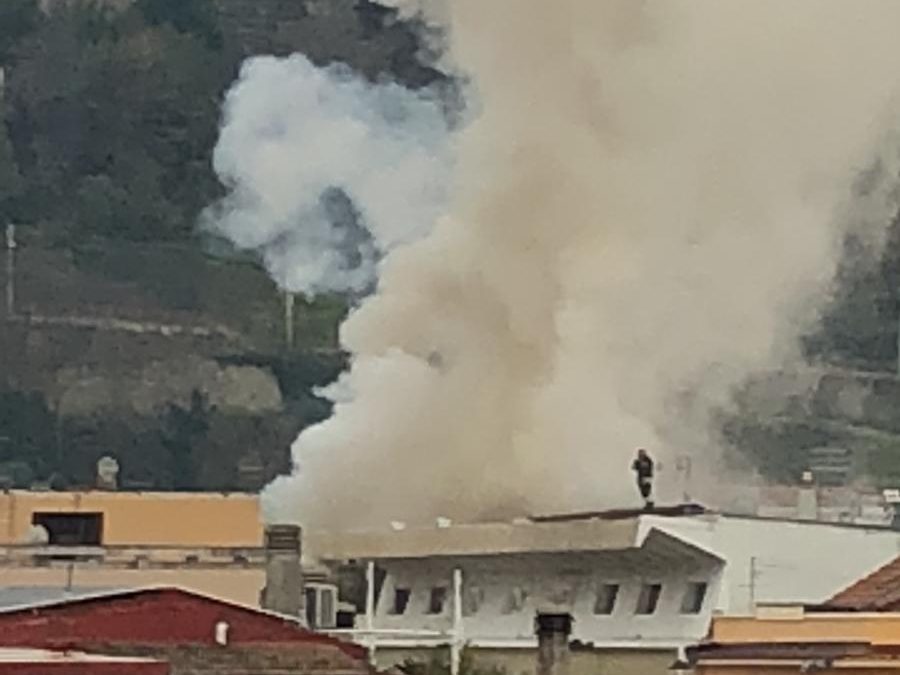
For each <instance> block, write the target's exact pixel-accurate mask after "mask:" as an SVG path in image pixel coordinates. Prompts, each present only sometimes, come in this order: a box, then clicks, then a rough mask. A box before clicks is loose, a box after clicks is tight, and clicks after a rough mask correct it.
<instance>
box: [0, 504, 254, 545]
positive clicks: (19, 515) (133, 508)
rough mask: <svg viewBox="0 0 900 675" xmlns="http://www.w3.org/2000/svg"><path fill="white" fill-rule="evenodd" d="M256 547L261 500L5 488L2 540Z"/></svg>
mask: <svg viewBox="0 0 900 675" xmlns="http://www.w3.org/2000/svg"><path fill="white" fill-rule="evenodd" d="M35 526H40V527H44V528H45V529H46V530H47V533H48V535H49V542H48V543H50V544H61V545H86V546H90V545H94V546H98V545H99V546H198V547H204V546H205V547H227V546H231V547H257V546H261V545H262V541H263V524H262V517H261V515H260V508H259V498H258V497H257V496H256V495H246V494H227V495H226V494H215V493H179V492H171V493H166V492H99V491H98V492H26V491H10V492H5V493H2V494H0V544H2V545H7V546H9V545H16V544H27V543H34V539H33V538H34V537H35V536H39V535H38V534H36V533H35V531H34V529H33V528H34V527H35Z"/></svg>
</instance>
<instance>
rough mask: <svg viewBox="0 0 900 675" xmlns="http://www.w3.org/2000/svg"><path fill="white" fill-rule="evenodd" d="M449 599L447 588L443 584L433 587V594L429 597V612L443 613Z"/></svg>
mask: <svg viewBox="0 0 900 675" xmlns="http://www.w3.org/2000/svg"><path fill="white" fill-rule="evenodd" d="M446 600H447V589H446V588H444V587H443V586H435V587H434V588H432V589H431V595H430V596H429V597H428V613H429V614H443V613H444V603H445V602H446Z"/></svg>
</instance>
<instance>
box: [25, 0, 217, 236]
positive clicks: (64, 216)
mask: <svg viewBox="0 0 900 675" xmlns="http://www.w3.org/2000/svg"><path fill="white" fill-rule="evenodd" d="M18 54H19V55H20V59H19V64H18V66H17V67H16V69H15V70H14V72H13V73H12V75H11V77H10V81H9V100H10V106H11V108H12V111H11V122H12V129H13V131H14V133H15V132H17V133H15V135H16V144H17V149H18V150H19V152H18V153H17V154H19V155H21V156H24V157H26V158H27V160H28V161H27V162H25V163H24V164H23V166H22V172H23V174H24V177H25V179H26V181H27V183H28V187H29V192H28V194H27V197H26V200H25V201H26V202H27V204H28V206H29V207H30V209H29V216H30V218H31V219H32V220H33V221H37V222H44V223H48V222H49V223H56V224H57V227H56V229H55V234H56V235H58V236H59V238H62V239H64V240H68V241H80V240H83V239H84V238H85V236H103V237H113V238H122V239H129V240H137V241H160V240H166V241H172V240H178V239H186V238H190V237H191V236H192V235H193V231H194V223H195V220H196V217H197V215H198V213H199V212H200V210H201V209H202V208H204V207H205V206H206V205H207V204H209V203H211V202H212V201H213V200H214V199H215V198H216V197H217V196H218V194H219V190H220V187H219V185H218V183H217V181H216V178H215V175H214V174H213V172H212V169H211V167H210V157H211V153H212V149H213V147H214V145H215V139H216V135H217V133H218V116H219V106H220V100H221V95H222V92H223V91H224V90H225V88H226V87H227V85H228V84H229V82H230V81H231V77H232V67H231V66H230V65H229V64H228V63H226V61H225V60H223V59H222V58H221V55H220V54H219V53H218V52H215V51H213V50H211V49H210V48H209V47H208V46H207V45H206V44H205V43H204V42H203V41H202V40H201V39H199V38H197V37H195V36H194V35H192V34H189V33H181V32H178V31H177V30H176V29H175V28H173V27H172V26H171V25H169V24H168V23H160V24H159V25H149V24H148V23H146V22H145V21H144V20H143V19H142V17H141V16H140V15H138V14H135V13H133V12H131V13H130V12H125V13H115V12H110V11H109V10H103V9H99V8H97V7H93V6H90V5H88V6H81V5H73V6H71V7H68V8H63V9H60V10H58V11H55V12H53V14H52V15H51V16H50V17H49V18H48V19H47V21H45V22H43V23H42V25H41V26H40V27H39V29H38V30H37V31H36V32H35V33H34V34H32V35H31V36H29V37H28V38H27V39H26V40H25V41H24V43H23V44H22V45H21V46H20V49H19V51H18Z"/></svg>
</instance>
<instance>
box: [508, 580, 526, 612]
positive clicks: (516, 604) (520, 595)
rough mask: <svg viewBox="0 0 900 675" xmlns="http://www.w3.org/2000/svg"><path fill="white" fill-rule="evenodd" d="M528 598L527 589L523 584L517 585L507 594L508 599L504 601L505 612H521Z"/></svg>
mask: <svg viewBox="0 0 900 675" xmlns="http://www.w3.org/2000/svg"><path fill="white" fill-rule="evenodd" d="M527 599H528V593H526V592H525V589H524V588H522V587H521V586H516V587H515V588H513V589H511V590H510V591H509V593H507V595H506V599H505V600H504V602H503V613H504V614H514V613H516V612H521V611H522V609H523V608H524V607H525V601H526V600H527Z"/></svg>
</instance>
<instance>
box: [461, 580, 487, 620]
mask: <svg viewBox="0 0 900 675" xmlns="http://www.w3.org/2000/svg"><path fill="white" fill-rule="evenodd" d="M483 602H484V589H483V588H479V587H478V586H469V587H468V588H466V590H465V592H464V593H463V598H462V605H463V606H462V613H463V616H474V615H475V614H477V613H478V610H479V608H480V607H481V605H482V603H483Z"/></svg>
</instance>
